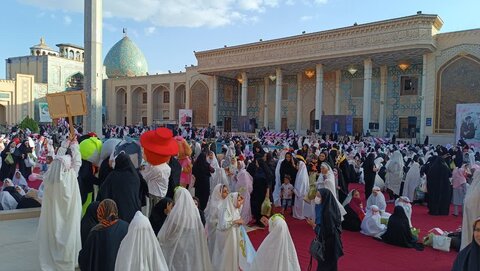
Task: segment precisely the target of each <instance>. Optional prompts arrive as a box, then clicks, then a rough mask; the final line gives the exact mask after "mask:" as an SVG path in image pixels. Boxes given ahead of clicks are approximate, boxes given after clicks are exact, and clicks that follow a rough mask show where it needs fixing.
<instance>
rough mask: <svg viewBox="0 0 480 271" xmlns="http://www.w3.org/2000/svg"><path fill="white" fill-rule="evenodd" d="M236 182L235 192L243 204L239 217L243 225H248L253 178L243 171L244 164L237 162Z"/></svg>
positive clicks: (250, 214) (250, 217) (250, 212)
mask: <svg viewBox="0 0 480 271" xmlns="http://www.w3.org/2000/svg"><path fill="white" fill-rule="evenodd" d="M236 178H237V182H236V184H235V191H237V192H238V193H239V194H240V195H242V197H243V199H244V200H245V202H244V203H243V207H242V211H241V212H240V216H241V217H242V219H243V222H245V224H248V222H250V220H252V209H251V207H250V193H252V190H253V178H252V176H251V175H250V173H248V172H247V170H246V169H245V163H244V162H243V161H238V174H237V177H236Z"/></svg>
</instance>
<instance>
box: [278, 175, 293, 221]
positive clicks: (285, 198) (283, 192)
mask: <svg viewBox="0 0 480 271" xmlns="http://www.w3.org/2000/svg"><path fill="white" fill-rule="evenodd" d="M291 180H292V177H290V175H285V177H283V184H282V187H281V188H280V198H281V200H282V214H284V213H285V211H286V210H287V208H288V207H292V196H293V185H292V184H291V183H290V181H291ZM292 213H293V210H292Z"/></svg>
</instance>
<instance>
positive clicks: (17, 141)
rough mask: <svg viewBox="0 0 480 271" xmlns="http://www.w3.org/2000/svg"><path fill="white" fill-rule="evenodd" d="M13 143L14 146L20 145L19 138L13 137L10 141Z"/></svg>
mask: <svg viewBox="0 0 480 271" xmlns="http://www.w3.org/2000/svg"><path fill="white" fill-rule="evenodd" d="M12 141H13V142H15V144H17V145H18V144H20V138H18V137H15V138H14V139H12Z"/></svg>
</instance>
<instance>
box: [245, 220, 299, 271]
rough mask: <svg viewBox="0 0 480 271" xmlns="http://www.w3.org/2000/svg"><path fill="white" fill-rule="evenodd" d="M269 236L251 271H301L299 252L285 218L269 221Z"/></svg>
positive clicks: (260, 248)
mask: <svg viewBox="0 0 480 271" xmlns="http://www.w3.org/2000/svg"><path fill="white" fill-rule="evenodd" d="M268 231H269V234H268V235H267V237H265V239H264V240H263V242H262V244H261V245H260V247H259V248H258V251H257V255H256V256H255V259H254V260H253V263H252V266H251V268H250V271H264V270H276V271H300V264H299V262H298V256H297V251H296V250H295V246H294V244H293V241H292V237H291V236H290V232H289V231H288V226H287V223H286V222H285V218H284V217H283V216H282V215H280V214H275V215H273V216H272V217H271V218H270V219H269V220H268Z"/></svg>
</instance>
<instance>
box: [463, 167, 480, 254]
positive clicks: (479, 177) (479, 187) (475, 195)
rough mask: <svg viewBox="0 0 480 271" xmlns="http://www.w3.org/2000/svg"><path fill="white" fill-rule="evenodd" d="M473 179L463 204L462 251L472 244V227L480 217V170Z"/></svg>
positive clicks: (476, 171) (474, 174)
mask: <svg viewBox="0 0 480 271" xmlns="http://www.w3.org/2000/svg"><path fill="white" fill-rule="evenodd" d="M472 179H473V180H472V184H471V185H470V186H469V187H468V190H467V194H466V196H465V200H464V202H463V210H462V211H463V221H462V245H461V247H460V250H462V249H464V248H465V247H466V246H468V244H470V243H471V242H472V236H473V229H472V225H473V222H474V221H475V219H476V218H477V217H479V216H480V169H476V170H475V172H474V173H473V178H472Z"/></svg>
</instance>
